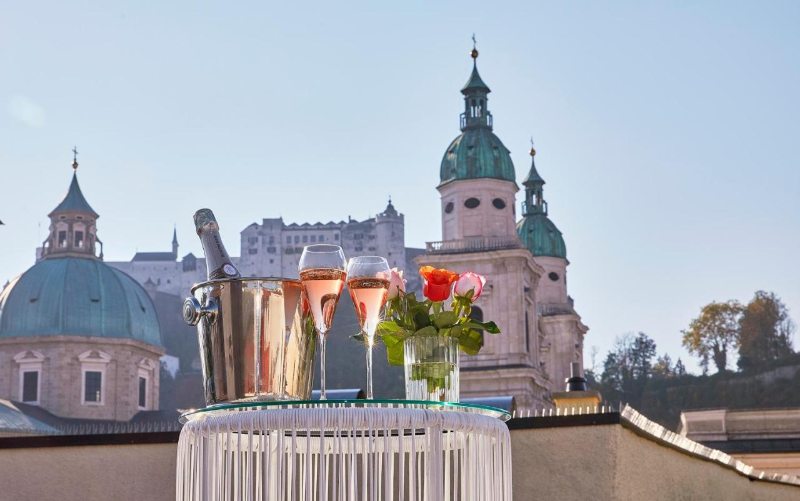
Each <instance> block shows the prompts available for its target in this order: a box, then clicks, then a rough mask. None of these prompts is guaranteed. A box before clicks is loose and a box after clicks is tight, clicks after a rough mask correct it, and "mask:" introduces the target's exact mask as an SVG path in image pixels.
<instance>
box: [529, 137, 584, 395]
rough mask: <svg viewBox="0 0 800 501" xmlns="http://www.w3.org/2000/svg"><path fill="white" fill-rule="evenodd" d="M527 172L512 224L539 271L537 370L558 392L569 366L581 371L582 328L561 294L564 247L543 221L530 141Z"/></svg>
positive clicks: (565, 262)
mask: <svg viewBox="0 0 800 501" xmlns="http://www.w3.org/2000/svg"><path fill="white" fill-rule="evenodd" d="M530 155H531V168H530V171H528V175H527V176H526V177H525V181H523V183H522V184H523V185H524V186H525V201H524V202H523V203H522V214H523V217H522V219H521V220H520V221H519V224H518V225H517V232H518V233H519V238H520V240H521V241H522V243H523V244H524V245H525V247H526V248H527V249H528V250H529V251H530V252H531V254H533V256H534V259H535V260H536V262H537V263H538V264H539V265H540V266H541V267H542V268H543V269H544V273H543V275H542V279H541V280H540V281H539V285H538V287H537V288H536V298H537V301H538V311H537V313H538V324H539V325H538V327H539V331H540V332H541V333H542V336H543V337H542V342H541V346H540V352H541V362H542V368H543V370H544V372H545V374H546V375H547V376H548V377H549V379H550V380H551V381H552V383H553V385H554V387H553V390H554V391H556V390H558V391H560V390H561V389H562V388H561V385H562V382H563V381H565V380H566V379H567V378H568V377H569V375H570V366H571V364H573V363H577V364H579V365H578V368H579V369H580V373H582V372H583V336H584V335H585V334H586V332H587V331H588V328H587V327H586V326H585V325H584V324H583V323H582V322H581V318H580V316H579V315H578V314H577V313H576V312H575V310H574V308H573V303H572V298H570V297H569V295H568V294H567V265H568V264H569V261H568V260H567V247H566V245H565V243H564V237H563V236H562V234H561V231H559V229H558V228H557V227H556V225H555V224H554V223H553V222H552V221H551V220H550V218H549V217H548V210H547V202H546V201H545V199H544V184H545V181H544V179H543V178H542V177H541V176H540V175H539V172H538V171H537V170H536V162H535V157H536V150H535V149H534V148H533V142H531V150H530Z"/></svg>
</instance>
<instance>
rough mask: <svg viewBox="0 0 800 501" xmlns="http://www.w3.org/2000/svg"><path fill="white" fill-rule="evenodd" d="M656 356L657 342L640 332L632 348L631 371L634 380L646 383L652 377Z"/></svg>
mask: <svg viewBox="0 0 800 501" xmlns="http://www.w3.org/2000/svg"><path fill="white" fill-rule="evenodd" d="M655 356H656V342H655V341H653V340H652V339H650V338H649V337H648V336H647V334H645V333H644V332H640V333H639V334H637V335H636V338H634V340H633V345H632V346H631V348H630V358H631V369H632V371H633V379H635V380H639V381H644V380H645V379H647V378H648V377H650V374H651V369H652V365H653V362H652V361H653V357H655Z"/></svg>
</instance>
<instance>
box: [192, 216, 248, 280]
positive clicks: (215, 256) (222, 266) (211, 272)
mask: <svg viewBox="0 0 800 501" xmlns="http://www.w3.org/2000/svg"><path fill="white" fill-rule="evenodd" d="M198 234H199V236H200V243H201V244H202V245H203V252H204V253H205V255H206V268H207V269H208V279H209V280H216V279H220V278H239V277H240V276H241V275H240V274H239V270H237V269H236V266H234V265H233V263H232V262H231V258H230V256H228V252H227V251H226V250H225V246H224V245H223V244H222V238H220V236H219V230H218V229H216V228H209V227H206V228H204V229H202V230H200V231H199V232H198Z"/></svg>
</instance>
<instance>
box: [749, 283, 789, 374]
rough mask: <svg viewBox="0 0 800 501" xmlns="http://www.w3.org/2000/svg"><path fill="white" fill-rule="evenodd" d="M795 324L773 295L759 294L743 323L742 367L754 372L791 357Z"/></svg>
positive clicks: (756, 295) (784, 307) (750, 303)
mask: <svg viewBox="0 0 800 501" xmlns="http://www.w3.org/2000/svg"><path fill="white" fill-rule="evenodd" d="M794 328H795V327H794V323H793V322H792V319H791V318H789V311H788V310H787V308H786V305H785V304H783V301H781V299H780V298H779V297H778V296H776V295H775V293H773V292H765V291H757V292H756V293H755V296H754V297H753V299H752V300H751V301H750V302H749V303H747V306H745V307H744V312H743V313H742V318H741V319H740V320H739V344H740V346H739V362H738V365H739V368H740V369H742V370H748V369H754V368H759V367H763V366H765V365H769V364H770V363H771V362H774V361H775V360H780V359H782V358H785V357H787V356H789V355H791V354H792V353H794V352H793V350H792V335H793V334H794Z"/></svg>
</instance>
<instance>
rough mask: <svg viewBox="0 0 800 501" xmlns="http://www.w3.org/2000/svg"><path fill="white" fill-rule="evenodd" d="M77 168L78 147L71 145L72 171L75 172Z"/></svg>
mask: <svg viewBox="0 0 800 501" xmlns="http://www.w3.org/2000/svg"><path fill="white" fill-rule="evenodd" d="M77 170H78V147H77V146H73V147H72V171H73V172H75V171H77Z"/></svg>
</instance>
